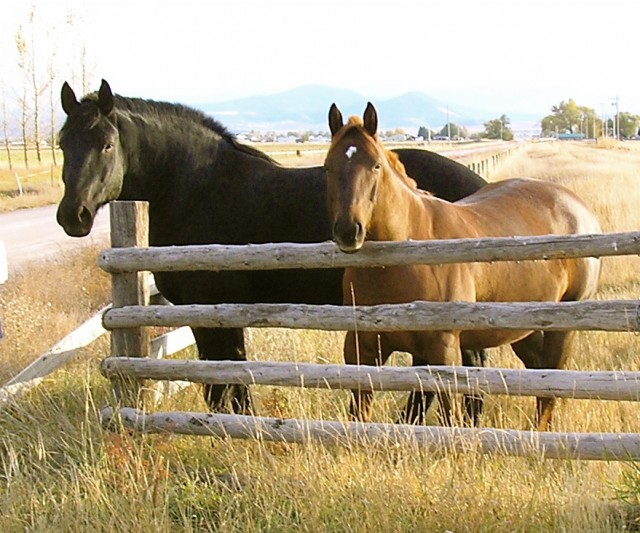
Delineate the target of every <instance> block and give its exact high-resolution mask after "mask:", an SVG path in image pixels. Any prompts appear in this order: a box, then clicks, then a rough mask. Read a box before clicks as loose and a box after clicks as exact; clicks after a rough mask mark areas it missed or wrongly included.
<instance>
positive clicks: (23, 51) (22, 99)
mask: <svg viewBox="0 0 640 533" xmlns="http://www.w3.org/2000/svg"><path fill="white" fill-rule="evenodd" d="M16 49H17V52H18V67H19V68H20V71H21V72H22V76H23V82H24V77H25V73H26V72H27V68H28V66H27V44H26V42H25V39H24V33H23V29H22V26H20V27H19V28H18V32H17V33H16ZM17 101H18V105H19V106H20V131H21V133H22V150H23V154H24V166H25V167H26V168H29V152H28V149H27V145H28V142H29V135H28V123H29V104H28V101H27V87H26V84H25V83H23V84H22V89H21V92H20V93H18V97H17Z"/></svg>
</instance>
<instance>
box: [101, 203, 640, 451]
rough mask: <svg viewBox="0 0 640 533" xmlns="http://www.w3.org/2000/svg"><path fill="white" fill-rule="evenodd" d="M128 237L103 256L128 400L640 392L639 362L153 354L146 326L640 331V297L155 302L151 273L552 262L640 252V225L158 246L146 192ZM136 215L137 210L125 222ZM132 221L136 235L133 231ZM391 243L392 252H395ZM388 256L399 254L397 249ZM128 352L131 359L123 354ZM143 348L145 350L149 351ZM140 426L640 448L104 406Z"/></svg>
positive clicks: (587, 440) (638, 442)
mask: <svg viewBox="0 0 640 533" xmlns="http://www.w3.org/2000/svg"><path fill="white" fill-rule="evenodd" d="M111 209H112V213H111V220H112V224H113V221H118V228H119V229H118V228H114V226H112V234H113V239H114V246H117V247H114V248H112V249H110V250H106V251H104V252H103V253H102V254H101V256H100V258H99V264H100V265H101V266H102V267H103V268H104V269H105V270H107V271H109V272H111V273H112V276H113V284H114V305H113V308H112V309H110V310H108V311H106V312H105V314H104V325H105V327H106V328H107V329H110V330H112V336H113V341H112V356H113V357H111V358H109V359H107V360H105V362H104V363H103V365H102V371H103V373H104V374H105V375H106V376H107V377H109V378H110V379H112V381H113V382H114V383H115V389H116V394H117V395H118V396H119V398H120V400H121V404H122V405H134V404H135V403H136V401H137V399H138V398H139V386H140V380H143V379H176V380H185V381H188V382H199V383H245V384H252V383H256V384H257V383H265V384H280V385H283V386H287V385H288V386H304V387H325V388H353V387H357V386H359V387H362V388H371V389H375V390H411V389H421V390H425V391H426V390H435V391H437V390H442V388H443V387H444V388H446V389H447V390H451V391H452V392H479V391H483V392H487V393H493V394H496V393H497V394H526V395H536V396H549V397H566V398H598V399H608V400H633V401H637V400H639V399H640V373H638V372H575V371H551V370H544V371H530V370H526V371H515V370H514V371H511V370H505V369H502V370H498V369H476V368H467V367H464V368H451V367H422V368H416V367H412V368H389V367H384V368H376V367H364V366H363V367H347V366H342V365H304V364H301V363H266V362H263V363H256V362H243V363H230V362H210V361H206V362H205V361H151V360H149V359H147V358H145V357H144V356H145V355H146V354H147V353H148V347H147V344H146V343H147V340H146V334H145V331H144V330H145V327H147V326H184V325H189V326H197V327H274V326H279V327H290V328H304V329H307V328H311V329H336V330H348V329H356V328H357V329H358V330H360V331H363V330H374V331H375V330H390V329H407V328H411V329H422V330H428V329H431V330H438V329H491V328H496V329H532V330H559V329H577V330H587V329H588V330H602V331H627V332H637V331H639V330H640V302H638V301H636V300H626V301H583V302H561V303H545V302H527V303H479V304H476V303H461V302H445V303H438V302H414V303H410V304H403V305H380V306H372V307H357V308H355V309H354V308H351V307H342V306H312V305H294V304H262V305H239V304H223V305H180V306H157V305H148V301H147V300H148V297H147V295H146V294H145V291H144V290H143V286H144V283H145V281H144V272H145V271H148V270H153V271H182V270H223V269H232V270H238V269H254V268H255V269H259V268H268V269H274V268H331V267H345V266H363V265H365V264H367V265H389V264H400V263H402V264H418V263H425V264H443V263H451V262H462V261H498V260H512V261H520V260H536V259H537V260H547V259H555V258H567V257H585V256H615V255H628V254H639V253H640V233H638V232H630V233H617V234H609V235H583V236H541V237H520V238H517V237H513V238H494V239H462V240H455V241H433V242H405V243H399V242H394V243H367V244H366V245H365V247H364V248H363V250H362V251H361V252H359V253H358V254H353V255H349V254H342V253H340V252H339V251H337V248H336V247H335V246H334V245H333V244H332V243H323V244H315V245H305V244H267V245H250V246H242V247H240V246H219V245H206V246H189V247H179V246H175V247H159V248H147V247H146V234H145V231H144V230H145V229H146V204H143V203H133V202H114V203H112V204H111ZM122 221H127V222H126V224H125V225H121V224H120V223H121V222H122ZM122 231H125V233H122ZM383 249H384V250H385V253H384V254H381V250H383ZM387 254H388V255H389V257H387ZM122 356H125V357H122ZM140 356H143V357H142V358H141V357H140ZM103 419H104V423H105V424H108V423H109V422H111V421H113V420H114V419H116V420H119V421H120V423H122V424H123V425H124V426H125V427H129V428H132V429H135V430H138V431H174V432H177V433H183V434H191V435H225V436H231V437H237V438H261V439H266V440H278V441H291V442H305V441H309V440H319V441H322V442H343V441H344V440H345V439H347V440H349V439H355V440H356V441H367V442H378V441H383V442H385V443H389V442H407V441H410V442H415V443H418V444H422V445H425V446H428V447H432V446H446V447H449V448H452V449H456V450H478V451H483V452H491V453H498V454H500V453H504V454H516V455H529V454H532V453H533V454H542V455H544V456H545V457H558V458H560V457H563V458H582V459H618V460H629V459H631V460H637V459H640V434H636V433H633V434H606V433H598V434H580V433H538V432H532V431H515V430H498V429H488V428H483V429H474V428H465V429H461V428H432V427H427V428H425V427H413V426H405V425H385V424H362V423H355V422H353V423H350V422H327V421H322V422H320V421H302V420H280V419H270V418H264V417H244V416H240V415H216V414H203V413H155V414H149V413H144V412H142V411H139V410H136V409H133V408H130V407H122V408H119V409H117V410H114V409H112V408H107V409H105V410H104V411H103Z"/></svg>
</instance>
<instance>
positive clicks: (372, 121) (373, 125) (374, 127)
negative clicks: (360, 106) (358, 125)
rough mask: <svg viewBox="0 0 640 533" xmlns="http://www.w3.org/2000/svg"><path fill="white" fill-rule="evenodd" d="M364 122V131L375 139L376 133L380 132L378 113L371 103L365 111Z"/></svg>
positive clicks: (368, 103)
mask: <svg viewBox="0 0 640 533" xmlns="http://www.w3.org/2000/svg"><path fill="white" fill-rule="evenodd" d="M363 120H364V129H365V130H367V132H368V133H369V135H371V136H372V137H375V135H376V132H377V131H378V113H377V112H376V108H375V107H373V104H372V103H371V102H367V108H366V109H365V110H364V117H363Z"/></svg>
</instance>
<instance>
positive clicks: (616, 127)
mask: <svg viewBox="0 0 640 533" xmlns="http://www.w3.org/2000/svg"><path fill="white" fill-rule="evenodd" d="M611 100H612V102H611V105H612V106H615V108H616V114H615V116H614V117H613V136H614V137H615V138H616V139H617V140H620V117H619V115H618V97H617V96H616V97H615V98H611Z"/></svg>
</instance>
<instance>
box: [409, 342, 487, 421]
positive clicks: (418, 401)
mask: <svg viewBox="0 0 640 533" xmlns="http://www.w3.org/2000/svg"><path fill="white" fill-rule="evenodd" d="M460 351H461V353H462V364H463V365H464V366H473V367H484V366H486V364H487V352H486V350H460ZM421 364H424V363H421V362H419V361H418V362H416V363H414V366H416V365H421ZM434 396H435V393H434V392H424V391H416V390H414V391H411V392H410V393H409V398H408V399H407V406H406V408H405V410H404V412H403V413H402V417H401V419H400V421H401V422H404V423H406V424H424V420H425V416H426V414H427V410H428V409H429V406H430V405H431V403H432V402H433V398H434ZM483 406H484V396H483V395H482V394H466V395H465V396H464V412H465V423H466V424H470V425H472V426H477V425H478V423H479V421H480V415H481V414H482V408H483Z"/></svg>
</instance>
